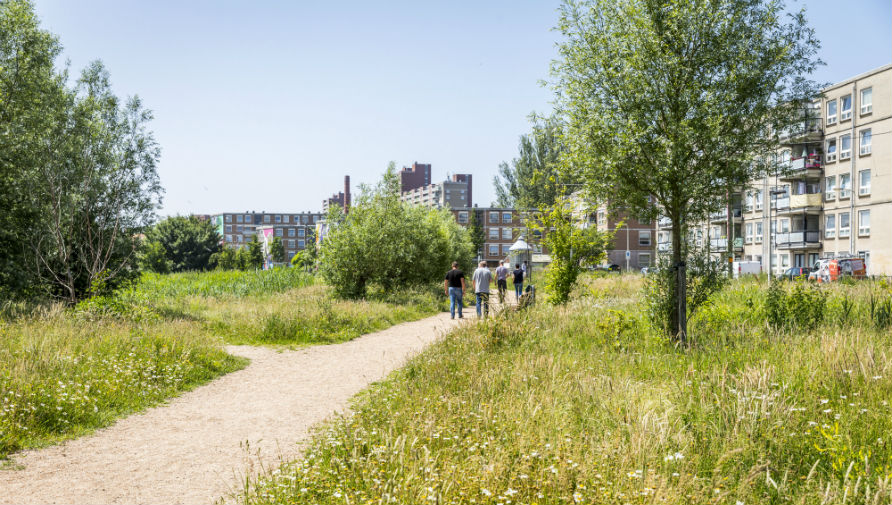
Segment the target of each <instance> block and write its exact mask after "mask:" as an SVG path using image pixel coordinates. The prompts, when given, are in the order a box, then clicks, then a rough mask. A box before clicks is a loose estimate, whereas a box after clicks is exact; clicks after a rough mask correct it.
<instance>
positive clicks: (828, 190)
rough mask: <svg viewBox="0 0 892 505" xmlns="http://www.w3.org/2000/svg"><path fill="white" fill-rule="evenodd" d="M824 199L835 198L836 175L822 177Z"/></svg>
mask: <svg viewBox="0 0 892 505" xmlns="http://www.w3.org/2000/svg"><path fill="white" fill-rule="evenodd" d="M824 200H827V201H830V200H836V176H835V175H831V176H829V177H826V178H824Z"/></svg>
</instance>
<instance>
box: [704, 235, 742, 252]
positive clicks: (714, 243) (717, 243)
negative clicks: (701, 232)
mask: <svg viewBox="0 0 892 505" xmlns="http://www.w3.org/2000/svg"><path fill="white" fill-rule="evenodd" d="M731 244H732V245H733V246H734V250H735V251H742V250H743V237H737V238H735V239H734V240H733V241H732V243H731ZM709 248H710V250H712V251H713V252H725V251H727V250H728V237H719V238H711V239H709Z"/></svg>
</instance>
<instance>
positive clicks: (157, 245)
mask: <svg viewBox="0 0 892 505" xmlns="http://www.w3.org/2000/svg"><path fill="white" fill-rule="evenodd" d="M159 249H160V251H162V256H163V259H164V260H165V261H160V260H159V258H158V257H157V252H158V251H159ZM144 251H145V253H144V254H143V255H142V256H141V261H140V263H141V265H142V266H143V268H147V269H149V270H154V271H156V272H159V273H165V270H166V271H170V272H183V271H188V270H208V269H209V268H211V258H212V257H213V255H214V254H215V253H217V252H219V251H220V235H219V234H218V233H217V229H216V227H215V226H214V224H213V223H212V222H211V221H207V220H201V219H198V218H196V217H195V216H174V217H169V218H167V219H165V220H163V221H161V222H159V223H158V224H156V225H155V226H153V227H151V228H150V229H149V230H148V231H147V232H146V239H145V243H144Z"/></svg>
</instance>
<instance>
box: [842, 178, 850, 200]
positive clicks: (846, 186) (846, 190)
mask: <svg viewBox="0 0 892 505" xmlns="http://www.w3.org/2000/svg"><path fill="white" fill-rule="evenodd" d="M850 196H852V175H851V174H839V198H840V199H842V198H848V197H850Z"/></svg>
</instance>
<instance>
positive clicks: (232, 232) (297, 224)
mask: <svg viewBox="0 0 892 505" xmlns="http://www.w3.org/2000/svg"><path fill="white" fill-rule="evenodd" d="M322 216H323V214H321V213H319V212H297V213H267V212H241V213H235V212H224V213H222V214H217V215H214V216H213V218H212V219H213V220H214V223H215V224H216V226H217V232H218V233H219V234H220V236H221V237H223V245H224V246H226V247H236V248H238V247H242V246H244V245H245V244H247V243H248V242H251V239H252V238H253V237H254V234H255V233H259V230H261V228H265V227H266V228H269V227H271V228H272V236H273V238H275V237H278V238H280V239H282V245H284V246H285V253H286V255H287V257H288V258H289V259H290V258H291V257H292V256H294V255H295V254H297V252H298V251H301V250H303V249H305V248H307V247H313V246H314V243H313V237H314V233H315V228H316V223H318V222H320V221H322ZM259 238H260V237H259V236H258V239H259Z"/></svg>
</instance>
